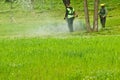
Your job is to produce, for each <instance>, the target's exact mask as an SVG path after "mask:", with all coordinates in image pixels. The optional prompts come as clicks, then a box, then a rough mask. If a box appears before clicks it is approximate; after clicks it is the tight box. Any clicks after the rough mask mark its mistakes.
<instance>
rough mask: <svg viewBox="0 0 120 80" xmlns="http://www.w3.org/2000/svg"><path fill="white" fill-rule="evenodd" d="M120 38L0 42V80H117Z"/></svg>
mask: <svg viewBox="0 0 120 80" xmlns="http://www.w3.org/2000/svg"><path fill="white" fill-rule="evenodd" d="M119 41H120V37H119V36H106V37H104V36H99V37H81V38H79V37H74V38H65V39H64V38H63V39H61V38H33V39H32V38H27V39H14V40H13V39H11V40H8V39H6V40H4V39H1V40H0V62H1V63H0V67H1V69H0V78H1V79H10V80H14V79H15V80H16V79H22V80H26V79H31V80H34V79H43V80H51V79H52V80H58V79H60V80H71V79H72V80H76V79H78V80H81V79H85V80H86V79H90V78H92V79H97V80H101V79H104V80H105V79H110V80H111V79H115V80H116V79H120V77H119V74H120V72H119V71H120V69H119V66H120V65H119V63H120V61H119V56H120V55H119V52H120V51H119V46H120V44H119Z"/></svg>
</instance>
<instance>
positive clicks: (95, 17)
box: [93, 0, 99, 31]
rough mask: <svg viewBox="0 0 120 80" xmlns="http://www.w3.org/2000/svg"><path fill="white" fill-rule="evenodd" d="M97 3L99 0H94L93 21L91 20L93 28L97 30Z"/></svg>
mask: <svg viewBox="0 0 120 80" xmlns="http://www.w3.org/2000/svg"><path fill="white" fill-rule="evenodd" d="M98 4H99V0H95V2H94V18H93V20H94V22H93V30H94V31H98Z"/></svg>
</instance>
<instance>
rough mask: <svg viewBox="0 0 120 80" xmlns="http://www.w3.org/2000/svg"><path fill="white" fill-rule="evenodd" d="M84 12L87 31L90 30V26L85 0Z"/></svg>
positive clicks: (85, 1) (85, 0)
mask: <svg viewBox="0 0 120 80" xmlns="http://www.w3.org/2000/svg"><path fill="white" fill-rule="evenodd" d="M84 12H85V22H86V28H87V31H88V32H91V31H92V29H91V27H90V20H89V11H88V3H87V0H84Z"/></svg>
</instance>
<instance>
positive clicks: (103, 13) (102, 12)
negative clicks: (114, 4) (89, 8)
mask: <svg viewBox="0 0 120 80" xmlns="http://www.w3.org/2000/svg"><path fill="white" fill-rule="evenodd" d="M100 6H101V9H100V12H99V16H100V22H101V25H102V28H105V23H106V16H107V9H106V8H105V4H100Z"/></svg>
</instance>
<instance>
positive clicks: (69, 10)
mask: <svg viewBox="0 0 120 80" xmlns="http://www.w3.org/2000/svg"><path fill="white" fill-rule="evenodd" d="M77 16H78V15H76V13H75V10H74V8H73V7H71V6H70V4H66V14H65V17H64V19H66V20H67V23H68V28H69V31H70V32H73V21H74V18H75V17H77Z"/></svg>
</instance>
